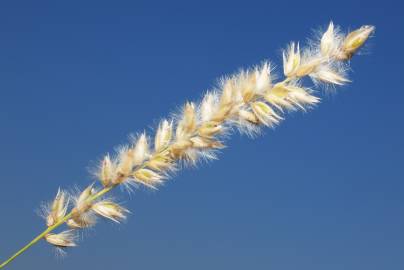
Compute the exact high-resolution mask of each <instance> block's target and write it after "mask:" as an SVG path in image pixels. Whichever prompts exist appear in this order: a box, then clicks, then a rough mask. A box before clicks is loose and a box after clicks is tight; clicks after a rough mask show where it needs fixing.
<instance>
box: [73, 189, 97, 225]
mask: <svg viewBox="0 0 404 270" xmlns="http://www.w3.org/2000/svg"><path fill="white" fill-rule="evenodd" d="M94 193H95V190H94V188H93V184H91V185H89V186H88V187H87V188H85V189H84V190H83V191H82V192H81V193H80V195H79V196H78V197H76V198H75V203H76V205H75V207H74V208H73V210H72V218H71V219H69V220H68V221H67V225H68V226H69V227H70V228H88V227H91V226H93V225H95V223H96V220H95V217H94V215H93V213H92V212H91V211H89V210H90V209H91V206H92V204H93V202H92V201H91V196H93V194H94Z"/></svg>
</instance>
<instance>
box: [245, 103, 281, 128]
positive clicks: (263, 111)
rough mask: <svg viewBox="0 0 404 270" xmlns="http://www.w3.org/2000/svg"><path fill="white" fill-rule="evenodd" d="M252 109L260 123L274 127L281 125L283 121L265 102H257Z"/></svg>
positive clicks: (252, 105)
mask: <svg viewBox="0 0 404 270" xmlns="http://www.w3.org/2000/svg"><path fill="white" fill-rule="evenodd" d="M251 109H252V110H253V112H254V114H255V115H256V116H257V118H258V119H259V120H260V122H261V123H262V124H264V125H266V126H273V125H274V124H277V123H279V120H281V119H282V117H281V116H279V115H278V114H277V113H276V112H275V111H274V110H273V109H272V108H271V106H269V105H268V104H266V103H265V102H261V101H257V102H254V103H252V104H251Z"/></svg>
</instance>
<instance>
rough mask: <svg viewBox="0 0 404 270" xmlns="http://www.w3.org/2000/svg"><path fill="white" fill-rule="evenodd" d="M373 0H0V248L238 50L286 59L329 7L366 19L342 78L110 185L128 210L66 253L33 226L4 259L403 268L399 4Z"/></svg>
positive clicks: (246, 61) (200, 88) (257, 58)
mask: <svg viewBox="0 0 404 270" xmlns="http://www.w3.org/2000/svg"><path fill="white" fill-rule="evenodd" d="M168 2H169V3H168ZM368 2H369V3H366V4H365V3H364V2H361V1H348V0H341V1H338V2H331V1H330V2H325V1H319V0H318V1H311V0H310V1H295V2H291V1H228V2H224V1H223V2H220V3H219V2H216V1H184V2H178V1H161V2H151V1H18V0H17V1H1V3H0V151H1V155H0V181H1V183H2V185H1V188H0V213H1V216H0V220H1V222H0V261H3V260H4V259H6V258H7V257H8V256H9V255H11V254H12V253H13V252H15V251H16V250H17V249H19V248H20V247H21V246H22V245H24V244H25V243H26V242H28V241H29V240H31V238H33V237H34V236H35V235H36V234H37V233H39V232H40V231H42V230H43V228H44V222H43V220H42V219H41V218H39V217H38V216H37V214H36V210H37V209H38V208H39V206H40V204H41V202H44V201H47V200H50V199H52V198H53V197H54V195H55V193H56V191H57V189H58V187H62V188H67V189H69V188H73V187H74V186H78V187H81V188H82V187H84V186H85V185H87V184H88V183H90V181H91V177H90V174H89V172H88V171H89V168H92V167H93V166H94V164H95V163H96V162H97V160H98V159H99V158H101V157H102V156H103V154H105V153H106V152H111V151H112V150H113V149H114V147H115V146H117V145H119V144H120V143H125V142H126V139H127V136H128V135H129V134H130V133H135V132H141V131H143V130H145V129H146V130H148V129H149V128H150V127H154V126H155V124H156V123H157V121H158V120H159V119H160V118H161V117H164V116H167V115H168V114H169V113H170V112H172V111H173V110H175V109H176V108H178V106H180V105H182V104H183V103H184V102H185V101H186V100H198V99H199V98H200V97H201V95H202V93H203V92H204V91H205V90H207V89H209V88H211V87H212V86H213V85H214V84H215V81H216V79H217V78H219V77H220V76H221V75H225V74H231V73H233V72H235V71H237V70H238V69H239V68H241V67H250V66H252V65H254V64H259V63H260V62H261V61H263V60H271V61H272V62H273V63H274V64H275V65H276V66H277V70H276V72H277V74H279V75H281V49H282V48H284V47H285V45H286V44H287V43H288V42H290V41H301V42H302V43H304V41H305V40H306V38H307V37H311V36H312V33H313V29H317V28H318V27H323V28H324V27H326V25H327V24H328V22H329V21H330V20H333V21H334V22H335V23H336V24H338V25H341V26H342V27H343V29H354V28H357V27H359V26H361V25H363V24H373V25H376V35H375V37H374V38H373V39H371V40H370V42H369V44H368V45H367V46H366V47H365V48H364V51H363V55H360V56H357V57H355V58H354V59H353V60H352V65H351V67H352V72H350V78H351V79H352V80H353V83H351V84H349V85H348V86H345V87H342V88H338V91H337V92H338V93H337V94H336V95H327V96H325V97H324V100H323V102H322V103H321V104H320V106H318V107H317V108H316V109H315V110H312V111H310V112H308V113H301V112H298V113H293V114H290V115H288V116H287V119H286V121H284V122H283V123H282V124H281V125H280V126H279V127H277V128H276V129H275V130H266V131H265V134H264V136H260V137H258V138H257V139H254V140H251V139H250V138H248V137H245V136H240V135H239V134H234V136H232V138H231V140H230V141H229V142H228V148H226V149H224V151H223V153H222V154H221V155H220V159H219V160H217V161H214V162H211V163H209V164H204V165H202V166H200V167H199V168H198V169H186V170H183V171H181V172H180V173H179V174H178V175H177V176H176V177H175V178H174V179H173V180H171V181H170V182H169V183H167V184H166V185H165V186H164V187H162V188H161V189H160V190H159V191H158V192H153V191H148V190H144V189H140V190H137V191H136V192H135V194H132V195H130V196H129V195H128V194H126V193H125V192H122V193H120V192H116V193H114V196H115V197H116V198H118V200H119V201H121V202H124V203H125V206H127V207H128V208H129V209H131V211H132V212H133V214H132V215H130V217H129V219H128V221H127V222H126V224H123V225H115V224H111V223H110V222H101V223H100V224H98V225H97V226H96V227H95V229H94V230H90V231H87V232H85V233H84V235H83V241H80V246H79V247H77V248H75V249H72V250H69V252H68V256H67V257H66V258H63V259H61V258H57V257H55V255H54V252H53V251H52V248H51V247H50V246H49V245H47V244H46V243H44V242H41V243H39V244H38V245H36V246H35V247H33V248H32V249H31V250H29V251H28V252H27V253H25V254H24V255H23V256H21V257H20V258H18V259H17V260H16V261H15V262H13V263H12V264H10V267H8V268H7V269H15V270H22V269H24V270H25V269H41V270H51V269H52V270H53V269H58V270H65V269H66V270H67V269H89V267H93V269H98V270H103V269H111V268H112V267H114V269H119V270H129V269H130V270H133V269H142V270H149V269H150V270H154V269H175V270H182V269H184V270H185V269H187V270H188V269H192V270H199V269H203V270H206V269H209V270H212V269H232V270H238V269H240V270H242V269H243V270H244V269H254V270H255V269H274V270H275V269H276V270H340V269H344V270H358V269H366V270H380V269H389V270H402V269H404V256H403V254H404V182H403V179H404V177H403V175H404V142H403V138H404V125H403V117H404V106H403V105H404V104H403V100H404V89H403V86H402V82H400V81H399V79H402V77H403V74H404V70H403V65H402V63H403V62H404V59H403V53H402V51H403V48H404V37H403V35H402V25H404V19H403V18H404V14H403V13H404V12H403V10H404V7H403V4H401V3H400V2H399V1H373V2H371V1H368Z"/></svg>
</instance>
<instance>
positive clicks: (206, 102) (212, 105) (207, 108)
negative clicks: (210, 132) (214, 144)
mask: <svg viewBox="0 0 404 270" xmlns="http://www.w3.org/2000/svg"><path fill="white" fill-rule="evenodd" d="M216 100H217V96H216V95H215V93H212V92H208V93H206V94H205V96H204V97H203V100H202V103H201V108H200V112H201V121H202V122H208V121H210V120H212V117H213V115H214V113H215V111H216V110H217V104H216V103H217V101H216Z"/></svg>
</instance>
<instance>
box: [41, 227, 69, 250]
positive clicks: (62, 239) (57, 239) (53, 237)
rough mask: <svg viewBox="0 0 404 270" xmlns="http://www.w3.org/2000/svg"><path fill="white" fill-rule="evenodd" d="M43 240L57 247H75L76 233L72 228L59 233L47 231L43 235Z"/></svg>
mask: <svg viewBox="0 0 404 270" xmlns="http://www.w3.org/2000/svg"><path fill="white" fill-rule="evenodd" d="M44 238H45V240H46V241H47V242H48V243H49V244H52V245H54V246H55V247H59V248H67V247H75V246H76V243H75V240H76V235H75V233H74V231H73V230H67V231H64V232H61V233H57V234H56V233H48V234H47V235H45V237H44Z"/></svg>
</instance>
